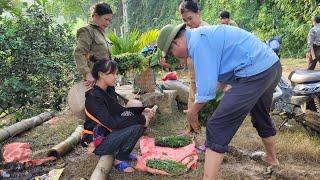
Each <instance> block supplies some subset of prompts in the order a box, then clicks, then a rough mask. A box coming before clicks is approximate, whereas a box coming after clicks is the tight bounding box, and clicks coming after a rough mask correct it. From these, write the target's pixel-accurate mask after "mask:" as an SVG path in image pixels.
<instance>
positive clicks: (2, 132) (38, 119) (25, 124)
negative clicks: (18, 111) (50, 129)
mask: <svg viewBox="0 0 320 180" xmlns="http://www.w3.org/2000/svg"><path fill="white" fill-rule="evenodd" d="M53 116H54V114H53V113H52V112H45V113H42V114H40V115H38V116H35V117H32V118H29V119H25V120H21V121H20V122H18V123H15V124H13V125H11V126H8V127H4V128H2V129H0V142H2V141H4V140H6V139H8V138H9V137H14V136H15V135H17V134H20V133H22V132H24V131H26V130H28V129H31V128H34V127H36V126H38V125H40V124H42V123H43V122H45V121H47V120H49V119H51V118H52V117H53Z"/></svg>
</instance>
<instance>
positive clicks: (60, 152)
mask: <svg viewBox="0 0 320 180" xmlns="http://www.w3.org/2000/svg"><path fill="white" fill-rule="evenodd" d="M82 131H83V126H82V125H79V126H78V127H77V128H76V130H75V131H74V132H73V133H72V134H71V135H70V136H69V137H68V138H67V139H66V140H65V141H62V142H61V143H59V144H58V145H56V146H54V147H53V148H51V149H50V150H49V152H48V156H54V157H56V158H60V157H61V156H64V155H65V154H67V153H68V152H69V151H71V150H72V149H73V148H74V147H75V146H76V145H77V144H78V143H79V142H80V140H81V132H82Z"/></svg>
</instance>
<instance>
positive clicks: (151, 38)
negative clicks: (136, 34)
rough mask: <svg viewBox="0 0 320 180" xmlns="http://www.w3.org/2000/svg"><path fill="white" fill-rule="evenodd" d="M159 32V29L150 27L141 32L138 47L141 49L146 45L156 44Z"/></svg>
mask: <svg viewBox="0 0 320 180" xmlns="http://www.w3.org/2000/svg"><path fill="white" fill-rule="evenodd" d="M158 34H159V29H150V30H148V31H146V32H144V33H142V34H141V36H140V38H139V40H138V49H139V51H141V50H142V49H143V48H144V47H146V46H147V45H150V44H155V42H156V41H157V38H158Z"/></svg>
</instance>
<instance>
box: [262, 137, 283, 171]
mask: <svg viewBox="0 0 320 180" xmlns="http://www.w3.org/2000/svg"><path fill="white" fill-rule="evenodd" d="M261 140H262V142H263V145H264V148H265V150H266V154H265V155H263V156H262V157H261V159H262V160H263V161H265V162H267V163H269V164H271V165H279V161H278V159H277V157H276V136H271V137H267V138H261Z"/></svg>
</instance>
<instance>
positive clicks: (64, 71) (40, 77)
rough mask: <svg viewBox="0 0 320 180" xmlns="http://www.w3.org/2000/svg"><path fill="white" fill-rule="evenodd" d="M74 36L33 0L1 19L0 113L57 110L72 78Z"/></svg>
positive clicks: (21, 116) (23, 115) (32, 112)
mask: <svg viewBox="0 0 320 180" xmlns="http://www.w3.org/2000/svg"><path fill="white" fill-rule="evenodd" d="M73 37H74V36H73V35H72V34H71V28H70V27H68V26H65V25H64V26H62V25H57V24H55V22H54V21H53V20H52V19H51V17H50V16H49V15H48V14H46V13H45V12H44V10H43V8H42V7H41V6H40V5H38V4H34V5H32V6H30V7H28V8H27V9H26V11H25V13H24V14H23V16H22V15H17V16H13V17H10V18H4V19H2V20H1V21H0V59H1V63H0V69H1V71H0V106H1V108H0V114H2V112H6V113H7V114H8V113H13V112H14V113H15V117H16V118H24V117H27V116H32V115H35V114H37V113H39V112H42V111H44V110H45V109H50V110H60V109H61V107H62V104H63V102H64V97H65V96H66V92H67V90H68V88H69V86H70V85H71V84H72V83H73V82H74V80H75V74H76V71H75V70H76V69H75V65H74V62H73V60H72V59H73V45H74V44H75V40H74V38H73Z"/></svg>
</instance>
